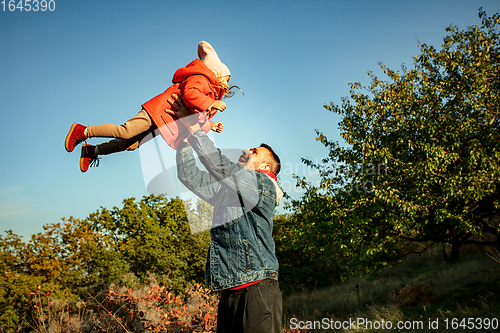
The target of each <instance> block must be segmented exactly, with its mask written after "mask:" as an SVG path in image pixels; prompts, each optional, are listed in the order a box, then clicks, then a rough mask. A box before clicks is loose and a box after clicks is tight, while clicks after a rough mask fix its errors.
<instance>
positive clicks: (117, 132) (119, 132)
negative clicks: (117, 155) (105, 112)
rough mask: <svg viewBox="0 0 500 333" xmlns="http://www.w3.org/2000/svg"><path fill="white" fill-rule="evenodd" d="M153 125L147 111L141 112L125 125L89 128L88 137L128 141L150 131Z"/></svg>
mask: <svg viewBox="0 0 500 333" xmlns="http://www.w3.org/2000/svg"><path fill="white" fill-rule="evenodd" d="M152 125H153V122H152V121H151V118H150V117H149V115H148V113H147V112H146V111H145V110H141V111H139V113H138V114H137V115H136V116H135V117H134V118H132V119H129V120H127V121H126V122H125V124H123V125H114V124H105V125H95V126H88V127H87V131H86V135H87V137H89V138H92V137H105V138H117V139H122V140H125V141H127V140H130V139H133V138H135V137H136V136H138V135H140V134H142V133H144V132H147V131H149V130H150V128H151V126H152ZM135 141H137V140H135ZM121 145H122V146H123V145H127V143H122V144H121ZM128 146H130V145H127V147H128ZM123 150H125V149H123Z"/></svg>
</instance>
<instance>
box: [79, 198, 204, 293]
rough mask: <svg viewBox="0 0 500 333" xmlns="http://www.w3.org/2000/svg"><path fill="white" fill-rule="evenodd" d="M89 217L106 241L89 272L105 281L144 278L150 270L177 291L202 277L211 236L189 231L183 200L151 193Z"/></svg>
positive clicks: (97, 231) (202, 279) (126, 200)
mask: <svg viewBox="0 0 500 333" xmlns="http://www.w3.org/2000/svg"><path fill="white" fill-rule="evenodd" d="M87 221H88V222H90V223H91V224H92V226H93V229H94V231H95V232H96V233H98V234H100V235H102V236H101V237H102V239H106V241H105V244H106V246H105V247H103V248H102V250H103V251H101V252H99V251H98V253H97V255H96V257H95V258H94V262H93V266H92V267H91V268H90V271H89V272H90V273H91V274H98V275H99V276H100V277H101V278H102V279H103V280H104V281H105V282H108V283H109V282H111V281H116V279H117V278H118V277H119V276H120V275H123V274H125V273H129V272H130V273H134V274H135V275H136V276H137V277H139V278H140V279H142V280H146V279H147V274H148V273H154V274H156V275H157V276H163V277H165V278H166V279H167V281H165V282H166V283H168V284H169V285H168V287H169V288H171V289H172V290H177V291H180V290H183V289H184V288H185V287H186V285H187V284H188V283H190V282H202V281H204V280H205V271H204V268H205V260H206V251H207V248H208V240H209V235H208V233H207V232H200V233H194V234H193V233H191V229H190V226H189V221H188V219H187V217H186V212H185V209H184V204H183V202H182V200H180V199H167V198H166V197H163V196H155V195H150V196H148V197H143V199H142V200H141V201H140V202H135V199H134V198H130V199H125V200H124V201H123V207H122V208H118V207H114V208H113V209H112V210H108V209H106V208H101V210H100V211H97V212H96V213H93V214H91V215H90V216H89V218H88V219H87Z"/></svg>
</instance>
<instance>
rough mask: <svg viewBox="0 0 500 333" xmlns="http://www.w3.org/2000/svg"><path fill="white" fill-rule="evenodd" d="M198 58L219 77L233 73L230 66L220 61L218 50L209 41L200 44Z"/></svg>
mask: <svg viewBox="0 0 500 333" xmlns="http://www.w3.org/2000/svg"><path fill="white" fill-rule="evenodd" d="M198 58H200V60H201V61H203V63H204V64H205V65H207V67H208V68H210V69H211V70H212V72H214V73H215V75H217V76H218V77H222V76H228V75H229V76H230V75H231V72H230V71H229V68H228V67H227V66H226V65H224V64H223V63H222V61H220V59H219V56H218V55H217V52H215V50H214V48H213V47H212V45H210V44H209V43H208V42H205V41H201V42H200V43H199V44H198Z"/></svg>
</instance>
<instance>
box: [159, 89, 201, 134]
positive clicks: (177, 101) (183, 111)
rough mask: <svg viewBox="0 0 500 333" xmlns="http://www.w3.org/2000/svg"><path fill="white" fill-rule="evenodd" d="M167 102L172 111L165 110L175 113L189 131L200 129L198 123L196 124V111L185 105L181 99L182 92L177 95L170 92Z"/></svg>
mask: <svg viewBox="0 0 500 333" xmlns="http://www.w3.org/2000/svg"><path fill="white" fill-rule="evenodd" d="M168 103H169V104H170V105H171V106H172V108H174V109H175V110H174V111H171V112H169V111H167V112H169V113H173V114H174V115H176V116H177V117H178V118H179V120H180V121H181V122H182V123H183V124H184V126H186V127H187V129H188V130H189V133H193V132H194V131H196V130H198V129H200V125H199V124H198V114H199V113H198V112H197V111H195V110H193V109H190V108H188V107H186V104H184V101H183V100H182V93H179V95H176V94H172V97H171V98H169V99H168Z"/></svg>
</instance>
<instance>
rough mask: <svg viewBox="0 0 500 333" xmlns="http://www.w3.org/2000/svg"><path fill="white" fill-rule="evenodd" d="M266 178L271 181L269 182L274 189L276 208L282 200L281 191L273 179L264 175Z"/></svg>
mask: <svg viewBox="0 0 500 333" xmlns="http://www.w3.org/2000/svg"><path fill="white" fill-rule="evenodd" d="M264 174H265V173H264ZM265 175H266V174H265ZM266 177H267V178H269V179H271V181H272V182H273V185H274V188H275V189H276V206H279V205H280V203H281V199H282V198H283V191H282V190H281V189H280V187H279V186H278V183H277V182H276V181H275V180H274V179H273V178H271V177H270V176H268V175H266Z"/></svg>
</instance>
